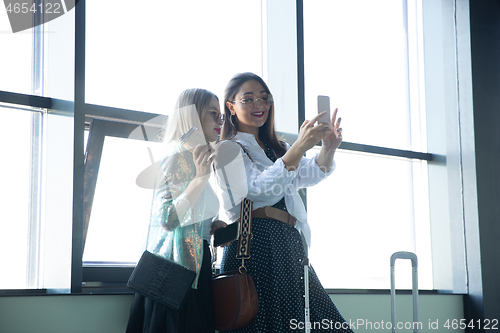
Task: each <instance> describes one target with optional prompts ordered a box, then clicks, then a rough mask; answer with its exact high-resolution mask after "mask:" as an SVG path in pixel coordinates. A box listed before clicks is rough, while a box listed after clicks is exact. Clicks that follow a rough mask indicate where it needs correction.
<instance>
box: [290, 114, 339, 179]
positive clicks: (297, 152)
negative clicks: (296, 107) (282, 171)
mask: <svg viewBox="0 0 500 333" xmlns="http://www.w3.org/2000/svg"><path fill="white" fill-rule="evenodd" d="M325 113H326V111H323V112H321V113H319V114H317V115H316V117H314V118H312V119H311V120H306V121H304V122H303V123H302V126H300V131H299V136H298V138H297V141H295V143H294V144H293V145H292V147H290V149H288V151H287V152H286V153H285V155H283V156H282V158H281V159H282V161H283V163H284V164H285V168H286V169H287V170H288V171H291V170H295V169H296V168H297V166H298V165H299V162H300V160H301V159H302V157H303V156H304V154H305V153H306V151H308V150H309V149H311V148H312V147H314V146H315V145H316V144H317V143H318V142H319V141H320V140H322V139H324V138H326V137H327V136H329V135H331V134H332V129H331V128H330V126H329V125H328V124H326V123H320V124H316V125H315V123H316V122H317V121H318V119H319V117H321V116H323V115H324V114H325Z"/></svg>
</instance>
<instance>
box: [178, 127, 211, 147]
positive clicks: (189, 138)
mask: <svg viewBox="0 0 500 333" xmlns="http://www.w3.org/2000/svg"><path fill="white" fill-rule="evenodd" d="M198 144H200V145H206V144H207V141H206V140H205V137H204V135H203V134H202V133H200V131H198V128H196V127H194V126H193V127H191V128H190V129H189V131H187V132H186V133H184V134H182V136H181V145H183V146H184V147H185V148H186V149H187V150H190V151H192V150H193V149H194V148H195V147H196V145H198Z"/></svg>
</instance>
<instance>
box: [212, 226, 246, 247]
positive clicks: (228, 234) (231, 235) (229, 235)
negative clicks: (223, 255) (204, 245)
mask: <svg viewBox="0 0 500 333" xmlns="http://www.w3.org/2000/svg"><path fill="white" fill-rule="evenodd" d="M239 226H240V224H239V222H234V223H231V224H229V225H227V226H226V227H225V228H219V229H217V230H215V232H214V246H215V247H217V246H220V245H223V244H226V243H230V242H232V241H234V240H235V239H236V238H238V235H239Z"/></svg>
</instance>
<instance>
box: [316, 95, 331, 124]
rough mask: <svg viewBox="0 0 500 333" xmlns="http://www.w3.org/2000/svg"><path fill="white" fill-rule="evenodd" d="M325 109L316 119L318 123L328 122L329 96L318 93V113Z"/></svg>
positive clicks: (329, 118)
mask: <svg viewBox="0 0 500 333" xmlns="http://www.w3.org/2000/svg"><path fill="white" fill-rule="evenodd" d="M323 111H326V114H325V115H323V116H321V117H320V118H319V119H318V124H321V123H327V124H330V122H331V116H330V97H328V96H322V95H318V114H319V113H321V112H323Z"/></svg>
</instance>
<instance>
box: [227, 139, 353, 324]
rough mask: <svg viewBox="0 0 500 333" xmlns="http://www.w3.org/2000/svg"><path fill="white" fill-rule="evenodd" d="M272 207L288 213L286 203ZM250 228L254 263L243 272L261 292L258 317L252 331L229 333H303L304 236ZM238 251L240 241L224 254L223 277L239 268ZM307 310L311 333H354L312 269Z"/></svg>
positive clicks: (272, 225) (272, 227) (259, 222)
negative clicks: (224, 273) (308, 309)
mask: <svg viewBox="0 0 500 333" xmlns="http://www.w3.org/2000/svg"><path fill="white" fill-rule="evenodd" d="M266 150H267V149H266ZM266 153H268V157H270V158H271V160H275V157H274V156H269V155H270V154H269V152H268V151H266ZM273 207H276V208H279V209H282V210H285V211H286V205H285V200H284V198H283V199H282V200H281V201H280V202H278V203H277V204H275V205H274V206H273ZM252 223H253V224H252V232H253V238H252V242H251V248H250V255H251V258H250V259H248V260H245V266H246V267H247V271H248V273H249V274H250V275H251V276H252V278H253V280H254V283H255V287H256V289H257V294H258V296H259V311H258V314H257V318H256V320H255V321H254V323H253V324H252V325H250V326H249V327H246V328H243V329H239V330H235V331H231V332H252V333H257V332H262V333H270V332H303V331H304V326H303V325H305V324H304V322H305V315H304V306H305V296H304V266H303V260H304V258H305V251H304V245H303V242H302V238H301V236H300V233H299V231H298V230H297V229H295V228H293V227H291V226H289V225H287V224H285V223H283V222H281V221H276V220H271V219H262V218H254V219H253V222H252ZM237 246H238V241H237V240H236V241H233V242H232V243H231V245H230V246H228V247H226V248H225V249H224V255H223V258H222V262H221V271H222V272H227V271H233V270H237V269H238V268H239V267H240V265H241V260H238V259H236V248H237ZM309 307H310V323H311V324H310V325H311V326H310V327H311V332H352V330H350V329H349V326H348V325H347V323H346V322H345V320H344V318H343V317H342V315H341V314H340V313H339V311H338V310H337V307H336V306H335V304H334V303H333V302H332V300H331V298H330V296H329V295H328V293H327V292H326V291H325V289H324V288H323V286H322V285H321V283H320V281H319V279H318V277H317V275H316V273H315V272H314V269H313V268H312V267H311V266H309ZM343 323H344V325H342V324H343ZM313 325H314V326H313Z"/></svg>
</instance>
